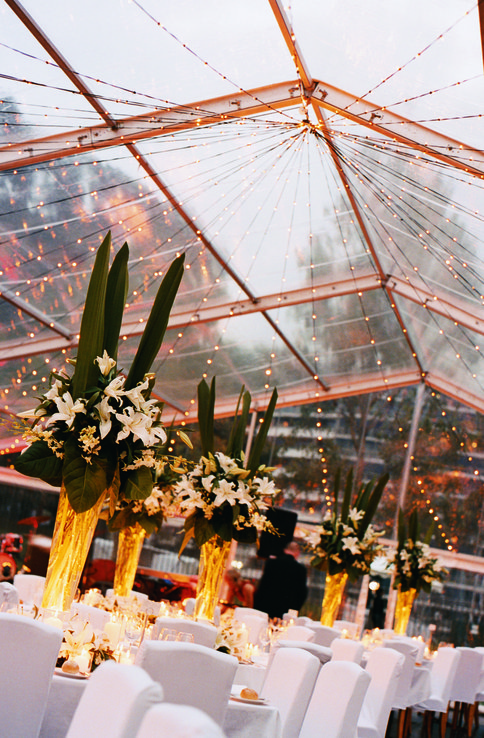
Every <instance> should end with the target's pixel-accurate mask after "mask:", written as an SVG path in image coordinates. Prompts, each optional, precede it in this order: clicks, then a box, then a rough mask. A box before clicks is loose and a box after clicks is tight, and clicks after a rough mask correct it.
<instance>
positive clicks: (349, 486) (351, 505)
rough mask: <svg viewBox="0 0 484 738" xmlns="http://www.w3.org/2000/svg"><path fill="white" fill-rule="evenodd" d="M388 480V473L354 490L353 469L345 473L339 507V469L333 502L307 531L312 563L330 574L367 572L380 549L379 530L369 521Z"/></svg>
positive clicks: (360, 573) (352, 574)
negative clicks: (314, 525) (355, 491)
mask: <svg viewBox="0 0 484 738" xmlns="http://www.w3.org/2000/svg"><path fill="white" fill-rule="evenodd" d="M387 482H388V474H384V475H383V476H381V477H380V478H379V479H378V480H377V481H375V480H372V481H370V482H368V484H366V485H362V486H361V487H360V489H359V490H358V491H357V493H356V494H353V470H350V472H349V473H348V475H347V478H346V484H345V489H344V494H343V499H342V503H341V507H340V508H339V507H338V498H339V491H340V470H338V471H337V473H336V476H335V483H334V495H333V497H334V502H333V506H332V509H331V510H328V511H327V512H326V513H325V515H324V517H323V520H322V522H321V524H320V525H318V526H316V528H315V529H314V530H313V531H311V532H310V533H308V535H307V538H306V540H307V543H308V547H309V550H310V552H311V554H312V557H311V561H310V563H311V566H313V567H315V568H316V569H320V570H321V571H326V572H328V573H329V574H330V575H331V576H333V575H335V574H339V573H340V572H345V573H346V574H347V575H348V578H349V580H350V581H352V582H353V581H355V580H356V579H357V578H358V577H360V576H362V575H363V574H368V573H369V571H370V567H371V564H372V562H373V559H374V558H375V556H376V555H377V554H378V553H379V552H380V551H381V550H382V546H381V545H380V543H379V541H378V539H379V538H380V536H381V535H383V534H382V532H381V531H378V530H377V529H376V528H375V527H374V526H373V525H372V523H371V521H372V519H373V516H374V514H375V512H376V509H377V507H378V504H379V502H380V499H381V496H382V494H383V491H384V489H385V486H386V484H387Z"/></svg>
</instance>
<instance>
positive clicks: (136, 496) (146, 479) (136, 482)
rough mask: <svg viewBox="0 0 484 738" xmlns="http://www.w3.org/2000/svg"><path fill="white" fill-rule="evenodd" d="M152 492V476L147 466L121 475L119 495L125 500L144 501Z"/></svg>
mask: <svg viewBox="0 0 484 738" xmlns="http://www.w3.org/2000/svg"><path fill="white" fill-rule="evenodd" d="M152 490H153V475H152V473H151V469H148V467H147V466H140V467H138V469H132V470H131V471H129V472H126V473H125V474H123V478H122V481H121V494H122V496H123V497H124V498H125V499H126V500H146V498H147V497H149V496H150V494H151V492H152Z"/></svg>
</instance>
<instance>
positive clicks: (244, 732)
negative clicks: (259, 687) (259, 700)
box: [223, 700, 282, 738]
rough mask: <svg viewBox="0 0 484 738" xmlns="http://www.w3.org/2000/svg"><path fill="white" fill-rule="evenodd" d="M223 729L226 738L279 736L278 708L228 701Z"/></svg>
mask: <svg viewBox="0 0 484 738" xmlns="http://www.w3.org/2000/svg"><path fill="white" fill-rule="evenodd" d="M223 729H224V732H225V735H226V736H227V738H281V736H282V724H281V717H280V715H279V710H277V708H275V707H271V706H270V705H251V704H243V703H242V702H235V701H234V700H230V701H229V705H228V707H227V712H226V713H225V720H224V724H223Z"/></svg>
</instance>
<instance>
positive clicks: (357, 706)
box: [299, 661, 371, 738]
mask: <svg viewBox="0 0 484 738" xmlns="http://www.w3.org/2000/svg"><path fill="white" fill-rule="evenodd" d="M370 679H371V677H370V675H369V674H368V672H367V671H365V669H362V668H361V666H358V664H355V663H353V662H352V661H330V663H329V664H326V666H325V667H324V668H323V669H321V671H320V672H319V676H318V678H317V680H316V685H315V687H314V691H313V694H312V696H311V700H310V702H309V705H308V709H307V711H306V715H305V716H304V721H303V724H302V728H301V732H300V734H299V736H300V738H316V737H318V738H319V736H321V738H322V737H323V736H324V738H354V737H355V736H356V725H357V721H358V716H359V714H360V710H361V706H362V704H363V699H364V697H365V695H366V692H367V689H368V686H369V684H370ZM323 726H324V728H323Z"/></svg>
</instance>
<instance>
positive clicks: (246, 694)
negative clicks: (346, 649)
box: [240, 687, 259, 700]
mask: <svg viewBox="0 0 484 738" xmlns="http://www.w3.org/2000/svg"><path fill="white" fill-rule="evenodd" d="M240 696H241V697H243V698H244V700H258V699H259V695H258V694H257V692H256V691H255V689H249V687H244V689H242V690H241V692H240Z"/></svg>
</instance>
